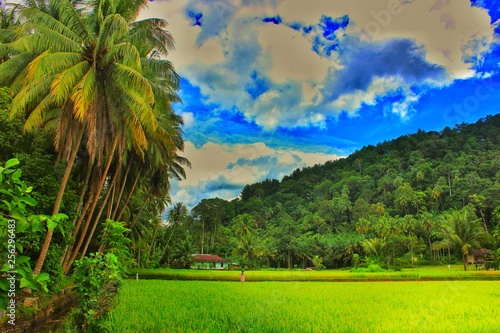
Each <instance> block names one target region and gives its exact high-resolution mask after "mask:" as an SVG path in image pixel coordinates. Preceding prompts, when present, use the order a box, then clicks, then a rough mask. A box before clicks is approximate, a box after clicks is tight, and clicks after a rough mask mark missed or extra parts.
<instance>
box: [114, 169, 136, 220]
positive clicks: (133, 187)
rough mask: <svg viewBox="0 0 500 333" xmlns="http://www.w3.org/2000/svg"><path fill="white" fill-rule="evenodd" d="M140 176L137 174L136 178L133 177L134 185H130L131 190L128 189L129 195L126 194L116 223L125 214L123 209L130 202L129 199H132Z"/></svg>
mask: <svg viewBox="0 0 500 333" xmlns="http://www.w3.org/2000/svg"><path fill="white" fill-rule="evenodd" d="M140 175H141V173H140V172H138V173H137V176H136V177H135V180H134V184H133V185H132V188H131V189H130V193H129V194H128V197H127V200H125V202H124V203H123V207H122V210H121V211H120V214H118V217H117V218H116V221H120V219H121V218H122V215H123V212H125V209H126V208H127V205H128V203H129V201H130V198H132V194H134V190H135V187H136V186H137V181H138V180H139V176H140ZM117 204H118V203H117Z"/></svg>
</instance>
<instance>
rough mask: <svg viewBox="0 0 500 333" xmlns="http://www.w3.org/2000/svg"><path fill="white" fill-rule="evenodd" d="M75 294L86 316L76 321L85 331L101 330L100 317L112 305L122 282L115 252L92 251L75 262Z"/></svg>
mask: <svg viewBox="0 0 500 333" xmlns="http://www.w3.org/2000/svg"><path fill="white" fill-rule="evenodd" d="M73 276H74V279H75V289H76V294H77V296H78V298H79V299H80V302H81V310H83V315H84V316H83V318H82V317H81V312H80V318H81V320H80V321H78V320H75V321H76V324H77V325H78V326H79V327H80V328H81V329H82V330H83V331H84V332H101V331H102V330H101V328H100V326H99V322H100V320H101V319H102V318H103V317H104V316H105V315H106V314H107V313H108V312H109V311H110V310H111V308H112V307H113V300H114V296H115V295H116V294H117V293H118V289H119V287H120V285H121V282H122V275H121V270H120V267H119V265H118V258H117V256H116V255H114V254H112V253H108V254H106V255H102V254H101V253H99V252H97V253H91V254H89V255H88V256H87V257H84V258H83V259H81V260H76V261H75V273H74V274H73Z"/></svg>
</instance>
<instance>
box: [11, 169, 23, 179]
mask: <svg viewBox="0 0 500 333" xmlns="http://www.w3.org/2000/svg"><path fill="white" fill-rule="evenodd" d="M22 173H23V172H22V171H21V169H17V170H16V172H14V173H13V174H12V179H14V180H16V179H19V178H21V174H22Z"/></svg>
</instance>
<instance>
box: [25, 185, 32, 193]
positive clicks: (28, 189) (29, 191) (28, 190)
mask: <svg viewBox="0 0 500 333" xmlns="http://www.w3.org/2000/svg"><path fill="white" fill-rule="evenodd" d="M31 191H33V186H30V187H28V188H27V189H26V191H24V193H31Z"/></svg>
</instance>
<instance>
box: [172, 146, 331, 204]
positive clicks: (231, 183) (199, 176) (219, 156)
mask: <svg viewBox="0 0 500 333" xmlns="http://www.w3.org/2000/svg"><path fill="white" fill-rule="evenodd" d="M184 154H185V156H186V157H187V158H188V159H189V160H190V161H191V163H192V165H193V167H192V169H189V170H186V173H187V179H186V180H185V181H183V182H182V183H178V182H175V181H174V182H173V183H172V190H171V196H172V200H173V201H174V202H184V203H185V204H186V205H187V206H189V207H193V206H194V205H195V204H197V203H198V202H199V201H200V200H201V199H203V198H206V197H219V198H223V199H234V198H236V197H238V195H239V194H240V192H241V190H242V188H243V187H244V186H245V185H246V184H251V183H254V182H258V181H262V180H265V179H279V180H281V178H282V177H283V176H285V175H287V174H290V173H291V172H292V171H293V170H295V169H297V168H303V167H305V166H309V165H314V164H319V163H324V162H326V161H329V160H335V159H338V158H339V156H337V155H334V154H321V153H305V152H302V151H298V150H281V149H273V148H270V147H268V146H267V145H266V144H264V143H262V142H258V143H254V144H236V145H232V144H215V143H206V144H205V145H203V146H201V147H198V148H197V147H195V145H193V144H192V143H191V142H186V145H185V152H184Z"/></svg>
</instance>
